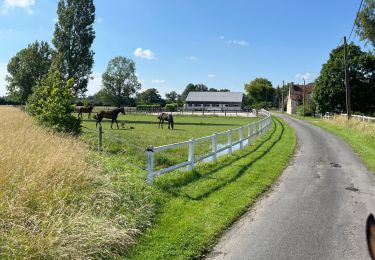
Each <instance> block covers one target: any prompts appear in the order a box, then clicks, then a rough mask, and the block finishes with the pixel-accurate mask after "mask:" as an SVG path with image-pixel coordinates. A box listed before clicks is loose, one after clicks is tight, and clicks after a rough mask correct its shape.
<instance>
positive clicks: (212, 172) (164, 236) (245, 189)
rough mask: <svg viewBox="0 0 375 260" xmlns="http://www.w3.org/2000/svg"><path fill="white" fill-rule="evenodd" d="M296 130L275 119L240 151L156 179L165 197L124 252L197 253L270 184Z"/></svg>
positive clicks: (138, 255) (156, 255)
mask: <svg viewBox="0 0 375 260" xmlns="http://www.w3.org/2000/svg"><path fill="white" fill-rule="evenodd" d="M295 144H296V141H295V134H294V131H293V129H292V128H291V127H289V126H288V125H286V124H285V123H284V122H283V121H282V120H280V119H276V118H275V119H274V121H273V126H272V128H271V129H270V131H269V133H268V134H266V135H265V136H263V137H262V138H260V139H259V140H257V142H256V143H255V144H254V145H252V146H247V147H246V148H245V149H244V151H243V152H236V153H234V155H233V156H227V157H222V158H220V159H219V161H218V163H217V164H211V163H208V164H202V165H199V166H198V167H197V168H196V169H195V170H194V171H192V172H177V173H169V174H166V175H164V176H161V177H159V178H158V179H157V180H156V183H155V188H156V189H157V190H158V191H159V192H160V193H161V194H162V196H163V197H164V202H163V204H162V205H160V210H159V212H158V214H157V216H156V220H155V224H154V225H153V226H152V227H151V228H150V229H148V230H147V231H146V233H145V234H144V235H142V236H141V237H140V239H139V242H138V243H137V245H136V246H135V247H133V248H132V250H131V251H130V252H129V254H128V255H127V258H131V259H186V258H195V257H200V256H202V255H203V254H204V253H205V252H207V251H208V250H209V249H210V248H211V247H212V246H213V245H214V243H215V241H216V239H217V238H218V237H219V236H220V234H222V232H223V231H224V230H225V229H226V228H227V227H228V226H229V225H230V224H231V223H233V221H235V220H236V219H237V218H238V217H239V216H241V215H242V214H243V213H244V212H246V210H247V209H248V208H249V207H250V206H251V205H252V204H253V203H254V201H255V200H256V198H257V197H259V196H260V194H262V193H264V192H265V191H266V190H268V189H269V188H270V186H271V185H272V183H273V182H274V181H275V180H276V179H277V177H278V176H279V174H280V173H281V172H282V170H283V169H284V168H285V167H286V165H287V164H288V162H289V159H290V158H291V156H292V155H293V151H294V147H295Z"/></svg>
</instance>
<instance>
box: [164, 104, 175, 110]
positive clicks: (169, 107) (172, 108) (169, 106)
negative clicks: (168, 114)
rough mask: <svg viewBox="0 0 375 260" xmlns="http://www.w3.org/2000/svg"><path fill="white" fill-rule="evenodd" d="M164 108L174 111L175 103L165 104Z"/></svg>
mask: <svg viewBox="0 0 375 260" xmlns="http://www.w3.org/2000/svg"><path fill="white" fill-rule="evenodd" d="M165 108H166V109H167V110H168V111H176V108H177V104H176V103H171V104H166V105H165Z"/></svg>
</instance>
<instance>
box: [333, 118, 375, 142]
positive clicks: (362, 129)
mask: <svg viewBox="0 0 375 260" xmlns="http://www.w3.org/2000/svg"><path fill="white" fill-rule="evenodd" d="M326 121H327V122H330V123H333V124H335V125H337V126H341V127H344V128H345V129H347V130H350V131H352V132H353V133H354V134H359V135H361V136H362V137H365V138H371V139H372V138H374V137H375V124H374V123H369V122H364V121H358V120H356V119H355V118H352V119H351V120H349V121H348V120H347V118H346V117H344V116H335V117H334V118H333V119H326Z"/></svg>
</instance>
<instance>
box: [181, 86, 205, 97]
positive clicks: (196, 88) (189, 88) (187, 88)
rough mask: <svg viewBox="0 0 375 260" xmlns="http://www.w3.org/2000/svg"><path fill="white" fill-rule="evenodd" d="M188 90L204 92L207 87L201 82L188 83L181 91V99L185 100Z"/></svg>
mask: <svg viewBox="0 0 375 260" xmlns="http://www.w3.org/2000/svg"><path fill="white" fill-rule="evenodd" d="M190 91H201V92H204V91H208V88H207V87H206V86H205V85H203V84H196V85H194V84H192V83H190V84H188V85H187V86H186V88H185V90H184V92H182V94H181V97H182V100H183V101H185V100H186V97H187V96H188V95H189V92H190Z"/></svg>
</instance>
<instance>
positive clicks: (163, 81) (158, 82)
mask: <svg viewBox="0 0 375 260" xmlns="http://www.w3.org/2000/svg"><path fill="white" fill-rule="evenodd" d="M151 82H152V83H155V84H163V83H165V82H167V81H166V80H165V79H154V80H151Z"/></svg>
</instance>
